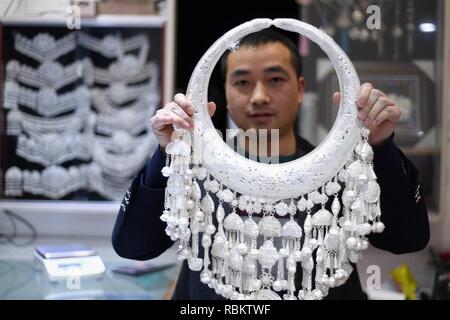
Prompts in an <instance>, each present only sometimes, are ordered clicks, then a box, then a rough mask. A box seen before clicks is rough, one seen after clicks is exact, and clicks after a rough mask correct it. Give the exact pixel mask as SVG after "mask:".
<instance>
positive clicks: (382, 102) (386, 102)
mask: <svg viewBox="0 0 450 320" xmlns="http://www.w3.org/2000/svg"><path fill="white" fill-rule="evenodd" d="M393 105H395V103H394V102H393V101H392V100H390V99H389V98H387V97H379V98H378V100H377V101H376V102H375V104H374V105H373V107H372V109H370V111H369V114H368V115H367V118H366V124H369V125H370V123H371V122H372V121H373V120H374V119H375V118H376V117H377V116H378V114H379V113H380V112H381V111H382V110H383V109H384V108H386V107H387V106H393Z"/></svg>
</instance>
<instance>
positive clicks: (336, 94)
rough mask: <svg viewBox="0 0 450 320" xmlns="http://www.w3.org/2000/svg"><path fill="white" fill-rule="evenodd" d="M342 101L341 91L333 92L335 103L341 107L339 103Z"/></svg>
mask: <svg viewBox="0 0 450 320" xmlns="http://www.w3.org/2000/svg"><path fill="white" fill-rule="evenodd" d="M340 102H341V93H340V92H338V91H336V92H335V93H334V94H333V105H334V106H335V107H336V108H338V107H339V103H340Z"/></svg>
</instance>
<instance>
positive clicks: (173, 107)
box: [164, 102, 194, 127]
mask: <svg viewBox="0 0 450 320" xmlns="http://www.w3.org/2000/svg"><path fill="white" fill-rule="evenodd" d="M164 109H166V110H168V111H169V112H172V113H175V114H176V115H178V116H179V117H180V118H182V119H183V120H184V121H186V122H187V123H189V124H190V125H191V126H192V127H193V126H194V121H193V120H192V118H191V117H190V116H189V115H188V114H187V113H186V112H185V111H184V110H183V109H182V108H181V106H180V105H179V104H177V103H175V102H170V103H168V104H167V105H166V106H165V107H164Z"/></svg>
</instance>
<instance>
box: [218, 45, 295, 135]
mask: <svg viewBox="0 0 450 320" xmlns="http://www.w3.org/2000/svg"><path fill="white" fill-rule="evenodd" d="M225 91H226V98H227V103H228V105H227V109H228V112H229V113H230V116H231V118H232V119H233V121H234V122H235V123H236V125H237V126H238V127H239V128H240V129H243V130H247V129H250V128H254V129H280V136H282V135H283V134H286V133H287V132H289V131H290V130H292V129H293V125H294V121H295V119H296V116H297V113H298V107H299V104H301V103H302V102H303V93H304V79H303V77H300V78H297V75H296V72H295V68H294V65H293V64H292V60H291V53H290V51H289V49H288V48H286V47H285V46H284V45H282V44H281V43H277V42H276V43H268V44H265V45H261V46H258V47H249V46H242V47H240V48H238V49H237V50H236V51H234V52H231V53H230V54H229V55H228V57H227V74H226V84H225Z"/></svg>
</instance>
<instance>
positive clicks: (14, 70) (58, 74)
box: [6, 60, 82, 90]
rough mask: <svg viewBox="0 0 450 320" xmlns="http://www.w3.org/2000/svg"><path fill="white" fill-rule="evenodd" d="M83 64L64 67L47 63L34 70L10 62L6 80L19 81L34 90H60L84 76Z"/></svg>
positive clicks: (53, 62) (57, 63)
mask: <svg viewBox="0 0 450 320" xmlns="http://www.w3.org/2000/svg"><path fill="white" fill-rule="evenodd" d="M81 70H82V64H81V63H80V62H78V61H76V62H73V63H71V64H69V65H67V66H63V65H62V64H61V63H59V62H56V61H47V62H44V63H43V64H41V65H39V66H38V67H37V68H32V67H29V66H27V65H22V64H20V63H19V62H18V61H17V60H10V61H8V63H7V64H6V80H7V81H17V82H21V83H23V84H26V85H28V86H31V87H34V88H37V89H39V88H43V87H51V88H53V89H55V90H59V89H61V88H62V87H65V86H67V85H69V84H72V83H73V82H75V81H76V80H78V79H80V77H81V76H82V71H81Z"/></svg>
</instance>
